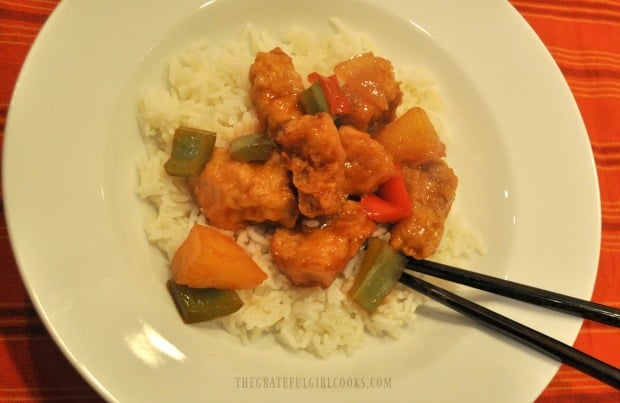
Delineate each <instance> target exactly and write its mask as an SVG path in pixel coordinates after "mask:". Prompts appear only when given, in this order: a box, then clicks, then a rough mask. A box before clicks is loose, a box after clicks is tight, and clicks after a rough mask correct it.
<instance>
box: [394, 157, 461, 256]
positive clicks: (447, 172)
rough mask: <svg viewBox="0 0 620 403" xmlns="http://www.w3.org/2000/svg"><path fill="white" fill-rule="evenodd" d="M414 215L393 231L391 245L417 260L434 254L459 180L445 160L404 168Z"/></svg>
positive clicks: (397, 225)
mask: <svg viewBox="0 0 620 403" xmlns="http://www.w3.org/2000/svg"><path fill="white" fill-rule="evenodd" d="M403 173H404V175H405V183H406V186H407V191H408V193H409V196H410V197H411V204H412V206H413V215H412V216H411V217H410V218H407V219H405V220H403V221H400V222H399V223H397V224H396V225H394V227H393V228H392V231H391V232H392V237H391V239H390V244H391V245H392V247H394V248H395V249H398V250H400V251H402V252H403V253H404V254H406V255H409V256H412V257H414V258H416V259H425V258H427V257H429V256H430V255H431V254H433V253H434V252H435V250H436V249H437V247H438V246H439V243H440V241H441V237H442V235H443V230H444V222H445V220H446V217H447V216H448V213H449V212H450V207H451V206H452V202H453V201H454V196H455V193H456V187H457V183H458V178H457V177H456V176H455V175H454V172H453V171H452V168H450V167H449V166H448V164H446V162H445V161H444V160H442V159H437V160H434V161H431V162H427V163H424V164H422V165H418V166H407V165H405V166H404V167H403Z"/></svg>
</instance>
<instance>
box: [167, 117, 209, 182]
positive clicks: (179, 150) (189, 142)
mask: <svg viewBox="0 0 620 403" xmlns="http://www.w3.org/2000/svg"><path fill="white" fill-rule="evenodd" d="M215 139H216V135H215V133H213V132H209V131H206V130H199V129H193V128H189V127H179V128H178V129H177V130H176V131H175V132H174V138H173V139H172V152H171V154H170V158H169V159H168V161H166V163H165V164H164V170H165V171H166V173H167V174H168V175H170V176H181V177H189V176H198V175H200V172H202V169H203V168H204V166H205V164H206V163H207V161H208V160H209V158H210V157H211V153H212V152H213V147H214V146H215Z"/></svg>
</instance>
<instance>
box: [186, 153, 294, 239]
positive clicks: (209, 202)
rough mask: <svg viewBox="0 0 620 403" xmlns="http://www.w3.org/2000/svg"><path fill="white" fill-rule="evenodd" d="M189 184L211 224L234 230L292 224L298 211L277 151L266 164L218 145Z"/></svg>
mask: <svg viewBox="0 0 620 403" xmlns="http://www.w3.org/2000/svg"><path fill="white" fill-rule="evenodd" d="M188 187H189V190H190V193H191V194H192V196H193V198H194V200H195V201H196V203H197V204H198V205H199V206H200V208H201V209H202V213H203V214H204V216H205V217H206V218H207V220H208V221H209V223H210V224H212V225H214V226H216V227H218V228H223V229H228V230H235V229H239V228H242V227H243V226H245V225H246V224H247V223H259V222H265V221H268V222H273V223H278V224H281V225H283V226H285V227H293V226H294V225H295V222H296V220H297V216H298V215H299V212H298V210H297V199H296V197H295V194H294V193H293V190H292V189H291V183H290V178H289V174H288V171H287V170H286V168H285V167H284V165H283V164H282V161H281V159H280V157H279V155H278V154H277V153H274V154H273V156H272V157H271V159H269V160H268V161H267V162H265V163H248V162H241V161H237V160H235V159H233V158H231V157H230V154H229V153H228V150H227V149H226V148H221V147H216V148H215V149H214V150H213V154H212V155H211V158H210V159H209V162H208V163H207V165H206V166H205V168H204V169H203V171H202V173H201V174H200V176H198V177H195V178H190V179H188Z"/></svg>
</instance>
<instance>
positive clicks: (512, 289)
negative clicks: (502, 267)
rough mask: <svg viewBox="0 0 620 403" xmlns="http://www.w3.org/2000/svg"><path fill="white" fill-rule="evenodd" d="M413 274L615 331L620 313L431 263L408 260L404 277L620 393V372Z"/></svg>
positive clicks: (411, 285)
mask: <svg viewBox="0 0 620 403" xmlns="http://www.w3.org/2000/svg"><path fill="white" fill-rule="evenodd" d="M411 272H418V273H423V274H426V275H430V276H433V277H437V278H441V279H444V280H448V281H452V282H455V283H459V284H463V285H466V286H469V287H473V288H477V289H480V290H484V291H489V292H492V293H494V294H498V295H502V296H505V297H509V298H513V299H517V300H520V301H524V302H528V303H531V304H535V305H538V306H542V307H546V308H550V309H554V310H558V311H561V312H564V313H568V314H571V315H576V316H580V317H582V318H584V319H590V320H593V321H597V322H600V323H604V324H606V325H610V326H615V327H620V309H616V308H613V307H609V306H606V305H601V304H597V303H594V302H590V301H585V300H582V299H578V298H573V297H570V296H567V295H563V294H558V293H555V292H552V291H547V290H543V289H540V288H535V287H531V286H527V285H523V284H519V283H516V282H513V281H508V280H503V279H499V278H497V277H492V276H487V275H484V274H480V273H475V272H472V271H468V270H464V269H460V268H456V267H452V266H449V265H445V264H441V263H437V262H432V261H428V260H416V259H413V258H408V260H407V264H406V270H405V272H404V273H403V274H402V276H401V277H400V282H401V283H402V284H404V285H406V286H407V287H409V288H412V289H414V290H416V291H418V292H420V293H421V294H424V295H426V296H427V297H429V298H431V299H433V300H435V301H437V302H439V303H441V304H443V305H446V306H448V307H450V308H452V309H454V310H455V311H457V312H459V313H461V314H463V315H465V316H467V317H469V318H470V319H473V320H475V321H477V322H479V323H481V324H483V325H486V326H489V327H491V328H492V329H495V330H497V331H499V332H500V333H502V334H504V335H505V336H508V337H510V338H512V339H514V340H516V341H519V342H521V343H524V344H526V345H527V346H529V347H532V348H534V349H536V350H538V351H539V352H542V353H544V354H546V355H548V356H550V357H552V358H554V359H556V360H559V361H560V362H563V363H565V364H566V365H569V366H571V367H573V368H575V369H577V370H579V371H582V372H584V373H586V374H588V375H590V376H592V377H594V378H596V379H598V380H600V381H602V382H605V383H607V384H609V385H611V386H613V387H615V388H618V389H620V369H618V368H616V367H614V366H611V365H609V364H607V363H605V362H603V361H600V360H598V359H596V358H594V357H592V356H590V355H588V354H586V353H583V352H582V351H579V350H577V349H575V348H573V347H572V346H569V345H567V344H565V343H562V342H561V341H558V340H556V339H554V338H551V337H549V336H547V335H545V334H543V333H540V332H538V331H536V330H534V329H532V328H530V327H527V326H525V325H522V324H520V323H518V322H516V321H514V320H512V319H509V318H507V317H506V316H503V315H500V314H498V313H496V312H494V311H491V310H489V309H487V308H485V307H483V306H481V305H479V304H476V303H474V302H471V301H469V300H467V299H465V298H463V297H460V296H458V295H456V294H454V293H452V292H450V291H447V290H445V289H443V288H441V287H438V286H436V285H434V284H431V283H429V282H427V281H424V280H422V279H421V278H419V277H416V276H415V275H413V274H412V273H411Z"/></svg>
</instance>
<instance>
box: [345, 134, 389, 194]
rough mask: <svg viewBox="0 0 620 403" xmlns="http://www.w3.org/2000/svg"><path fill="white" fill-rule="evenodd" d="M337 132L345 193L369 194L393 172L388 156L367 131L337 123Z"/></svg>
mask: <svg viewBox="0 0 620 403" xmlns="http://www.w3.org/2000/svg"><path fill="white" fill-rule="evenodd" d="M338 131H339V132H340V142H341V144H342V147H343V148H344V151H345V154H346V156H347V158H346V162H345V164H344V179H345V180H344V182H345V185H344V191H345V193H348V194H357V195H364V194H367V193H372V192H374V191H375V190H377V188H378V187H379V185H381V184H382V183H384V182H385V181H387V180H388V179H390V178H391V177H392V176H394V175H395V173H396V168H395V166H394V162H393V161H392V156H391V155H390V154H388V153H387V152H386V151H385V148H384V147H383V146H382V145H381V144H380V143H379V142H377V141H376V140H374V139H373V138H372V137H370V135H369V134H368V133H366V132H362V131H360V130H357V129H355V128H354V127H351V126H340V128H339V129H338Z"/></svg>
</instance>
